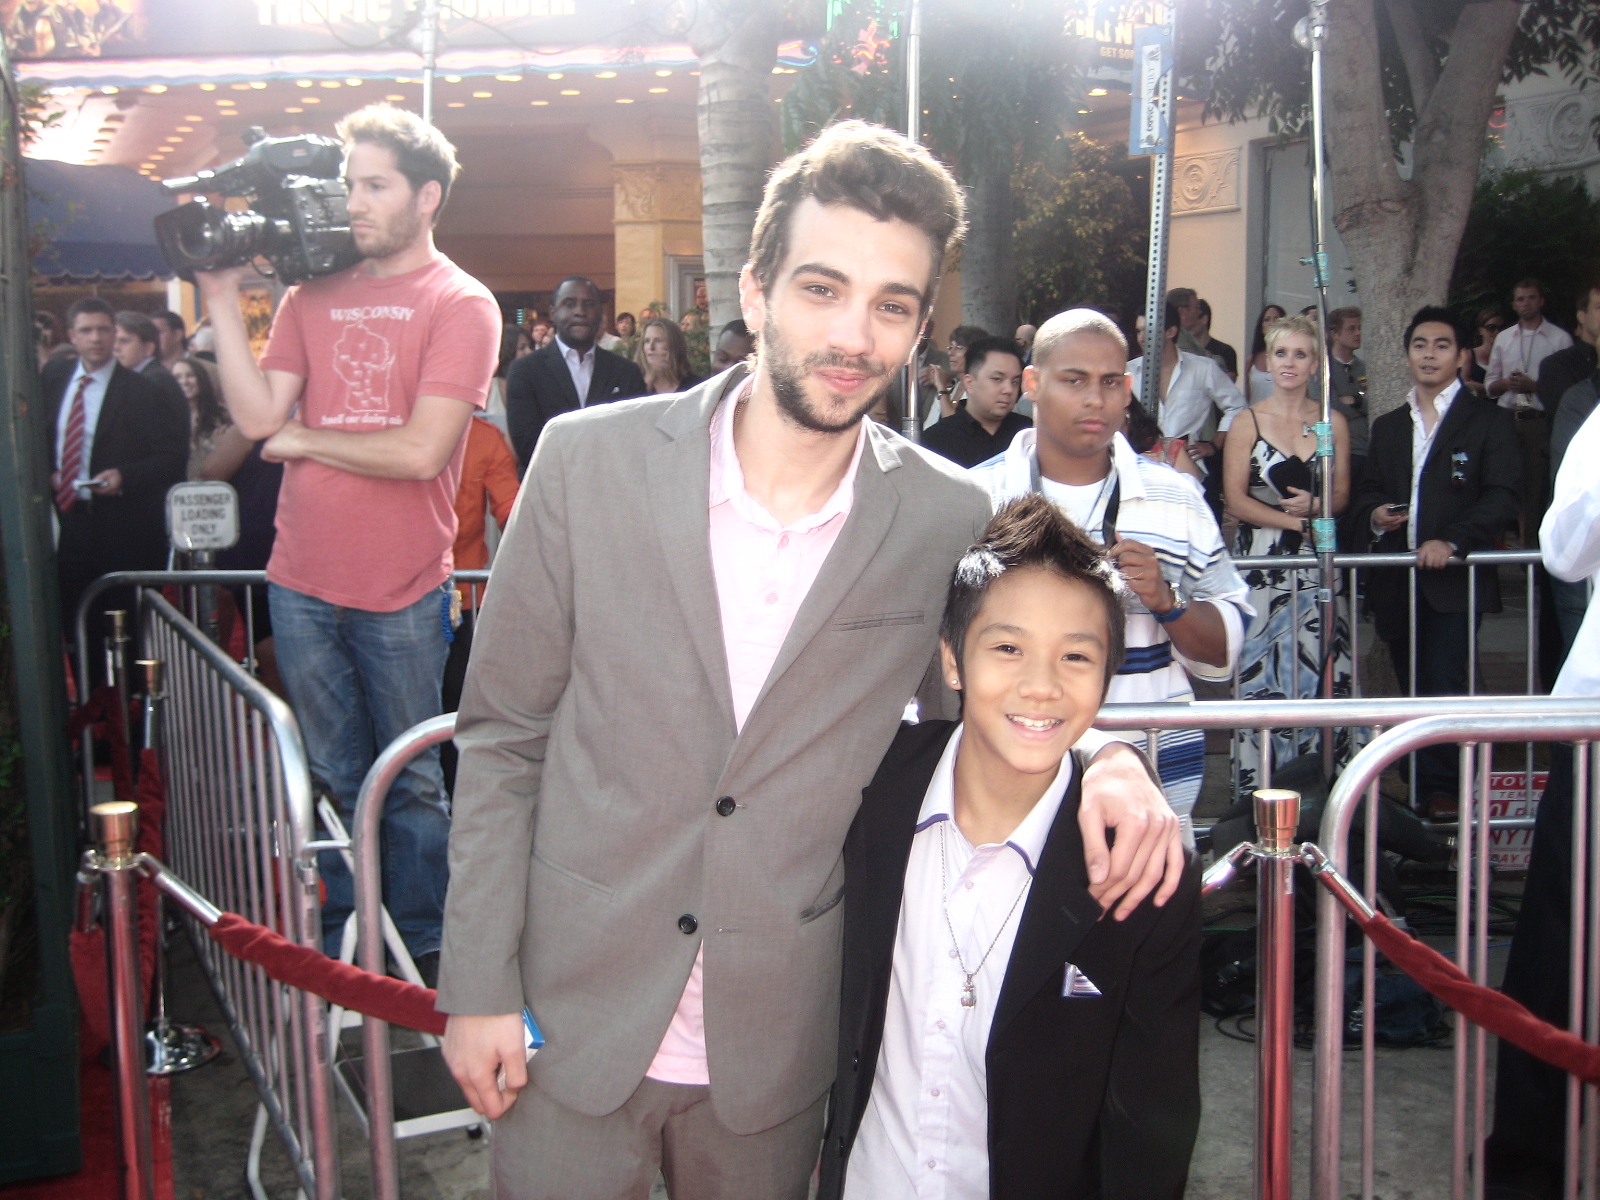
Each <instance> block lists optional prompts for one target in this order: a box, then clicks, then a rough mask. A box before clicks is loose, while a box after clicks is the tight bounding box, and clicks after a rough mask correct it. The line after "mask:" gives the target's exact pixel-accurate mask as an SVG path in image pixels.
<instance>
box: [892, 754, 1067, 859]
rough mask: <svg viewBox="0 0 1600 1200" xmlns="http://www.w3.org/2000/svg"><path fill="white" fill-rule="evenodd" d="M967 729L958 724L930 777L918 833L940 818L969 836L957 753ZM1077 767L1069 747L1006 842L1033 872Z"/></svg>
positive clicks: (953, 829) (918, 820) (918, 818)
mask: <svg viewBox="0 0 1600 1200" xmlns="http://www.w3.org/2000/svg"><path fill="white" fill-rule="evenodd" d="M965 730H966V726H965V725H964V724H962V725H957V726H956V728H955V732H954V733H952V734H951V735H950V741H949V742H948V743H947V744H946V745H945V748H944V753H943V754H942V755H941V756H940V757H939V765H938V766H937V767H935V768H934V772H933V778H932V779H931V780H929V781H928V790H927V791H926V792H925V793H924V794H923V797H922V809H921V811H920V812H918V813H917V828H916V832H917V833H921V832H922V831H923V830H924V829H929V828H931V827H932V826H934V825H935V824H937V823H938V822H940V821H949V822H950V827H951V831H952V832H954V833H956V834H957V835H958V836H961V837H963V838H964V837H965V836H966V835H965V834H962V833H961V827H960V826H959V825H957V824H956V822H955V805H956V787H955V782H956V754H957V752H958V751H959V750H960V749H961V735H962V734H963V733H964V732H965ZM1076 770H1077V766H1076V764H1075V763H1074V761H1073V757H1072V753H1071V751H1068V752H1067V756H1066V757H1065V758H1063V759H1062V760H1061V769H1060V770H1058V771H1057V772H1056V777H1055V778H1054V779H1053V780H1051V781H1050V786H1049V787H1048V788H1046V789H1045V792H1044V795H1042V796H1040V797H1039V802H1038V803H1037V804H1035V805H1034V806H1033V808H1032V809H1031V810H1029V812H1028V815H1027V816H1025V817H1023V818H1022V823H1021V824H1019V825H1018V826H1017V827H1016V828H1015V829H1013V830H1012V831H1011V836H1010V837H1008V838H1007V839H1006V840H1005V844H1006V845H1007V846H1009V847H1010V848H1011V849H1012V850H1015V851H1016V852H1017V855H1018V856H1019V857H1020V858H1021V859H1022V862H1023V865H1024V866H1026V867H1027V868H1028V874H1029V875H1032V874H1034V873H1035V872H1036V871H1037V869H1038V864H1039V858H1040V856H1041V855H1042V854H1043V853H1044V844H1045V842H1046V841H1048V840H1049V837H1050V830H1051V827H1052V826H1054V825H1055V823H1056V814H1057V813H1058V812H1059V811H1060V810H1061V801H1062V799H1063V798H1064V797H1065V796H1066V794H1067V789H1068V788H1069V787H1071V786H1072V777H1073V773H1074V772H1075V771H1076ZM975 848H976V847H975Z"/></svg>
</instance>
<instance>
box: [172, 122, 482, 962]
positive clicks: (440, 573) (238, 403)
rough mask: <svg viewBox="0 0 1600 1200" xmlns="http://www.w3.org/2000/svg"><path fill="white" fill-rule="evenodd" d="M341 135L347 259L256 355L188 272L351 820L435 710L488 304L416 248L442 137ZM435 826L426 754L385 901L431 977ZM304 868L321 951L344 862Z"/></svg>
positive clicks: (304, 688)
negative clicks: (203, 308) (258, 488)
mask: <svg viewBox="0 0 1600 1200" xmlns="http://www.w3.org/2000/svg"><path fill="white" fill-rule="evenodd" d="M338 136H339V138H340V139H341V140H342V141H343V142H344V143H345V182H346V184H347V185H348V187H349V190H350V199H349V209H350V226H351V232H352V234H353V235H354V237H355V244H356V248H357V249H358V250H359V251H360V252H361V253H362V254H364V255H365V256H366V257H365V260H364V261H362V262H360V263H358V264H357V265H356V266H354V267H351V268H350V269H348V270H345V271H341V272H339V273H337V274H334V275H330V276H327V277H324V278H322V279H314V280H311V281H310V282H307V283H303V284H301V285H299V286H298V287H293V288H290V289H289V291H288V293H287V294H286V295H285V296H284V298H283V303H282V304H281V305H280V306H279V308H278V312H277V315H276V317H275V318H274V320H273V325H272V336H271V339H270V341H269V342H268V344H267V350H266V354H265V356H264V357H263V358H262V361H261V365H260V366H257V365H256V363H255V361H254V360H253V359H252V357H251V355H250V347H249V341H248V338H247V337H246V334H245V325H244V318H243V316H242V313H241V309H240V306H239V280H240V278H241V277H242V276H243V275H244V274H245V272H246V271H248V270H249V269H250V268H248V267H237V268H233V269H230V270H223V271H215V272H197V273H196V277H197V279H198V281H199V285H200V290H201V293H202V294H203V295H204V296H205V299H206V304H207V307H208V309H209V310H210V315H211V321H212V324H213V325H214V327H215V329H216V341H217V366H218V368H219V369H220V372H221V375H222V390H223V395H224V396H225V397H226V398H227V403H228V410H229V412H230V413H231V414H232V416H233V420H234V423H235V424H236V425H237V426H238V428H239V430H240V432H242V433H243V434H244V435H245V436H246V437H248V438H251V439H256V440H258V439H263V438H264V439H266V442H265V445H264V446H263V447H262V457H263V458H265V459H267V460H268V461H270V462H282V463H283V464H284V473H283V486H282V491H281V494H280V497H279V501H278V518H277V525H278V536H277V541H276V543H275V545H274V547H273V551H272V558H271V560H270V561H269V562H268V564H267V581H268V589H267V594H268V602H269V605H270V608H271V613H272V628H273V633H274V635H275V637H276V639H277V650H278V666H279V668H280V670H281V671H282V674H283V679H284V683H285V684H286V686H287V687H288V690H289V699H290V702H291V703H292V704H293V705H294V708H295V712H296V714H297V715H298V717H299V719H300V729H301V732H302V734H303V735H304V737H305V742H306V751H307V753H308V755H309V756H310V759H311V770H312V773H313V774H314V775H315V776H316V777H317V778H319V779H320V780H322V781H323V782H324V783H326V784H327V786H328V788H329V790H330V791H331V792H332V793H333V796H334V797H335V799H336V801H337V803H338V806H339V809H340V811H341V812H342V813H343V815H344V818H345V821H346V822H347V823H348V822H350V821H351V819H352V817H353V815H354V810H355V801H356V792H357V789H358V788H359V787H360V785H361V781H362V778H363V777H364V776H365V775H366V772H367V768H368V767H370V766H371V765H372V762H373V759H374V758H375V757H376V756H377V753H378V752H379V751H380V750H382V749H383V748H384V747H385V746H387V745H388V744H389V742H390V741H392V740H393V739H394V738H395V737H396V736H398V735H399V734H401V733H402V732H404V731H405V730H407V729H409V728H410V727H411V726H413V725H415V724H416V723H417V722H419V721H423V720H426V719H428V718H430V717H434V716H437V715H438V714H439V711H440V700H439V687H440V679H441V677H442V674H443V671H444V663H445V655H446V652H447V649H448V647H447V646H446V643H445V635H444V629H445V628H448V620H449V589H448V587H447V585H446V580H447V579H448V578H449V576H450V572H451V568H452V562H451V555H450V547H451V544H452V542H453V541H454V540H455V534H456V517H455V509H454V507H453V505H454V500H455V494H456V487H457V483H458V480H459V476H460V473H461V455H462V446H463V444H464V438H463V435H464V434H465V432H466V429H467V423H468V422H469V421H470V420H471V419H472V414H473V411H474V410H475V409H481V408H482V407H483V406H484V404H485V400H486V397H487V395H488V390H489V379H490V377H491V376H492V375H493V374H494V369H495V362H496V356H497V354H498V351H499V345H500V313H499V308H498V306H497V305H496V304H495V301H494V298H493V297H492V296H491V295H490V293H489V291H488V289H487V288H485V287H484V286H483V285H482V284H481V283H479V282H478V281H477V280H475V279H473V278H472V277H471V276H469V275H467V274H466V273H465V272H464V271H462V270H461V269H460V268H458V267H457V266H456V265H455V264H454V263H452V262H451V261H450V260H449V259H447V258H445V257H444V256H443V255H442V254H440V253H439V252H438V251H437V250H435V249H434V245H433V224H434V222H435V221H436V220H437V218H438V215H439V211H440V209H441V208H443V207H444V202H445V199H446V197H447V196H448V195H449V191H450V185H451V183H452V182H453V181H454V179H455V177H456V174H457V172H458V170H459V167H458V166H457V163H456V157H455V149H454V147H452V146H451V145H450V143H449V142H447V141H446V140H445V139H444V137H443V136H442V135H441V134H440V133H439V131H438V130H437V129H435V128H433V126H431V125H428V124H425V123H424V122H423V121H422V120H421V119H420V118H419V117H417V116H415V115H413V114H411V113H408V112H404V111H402V110H400V109H397V108H391V107H389V106H388V105H383V104H376V105H372V106H370V107H368V108H363V109H361V110H360V111H359V112H355V113H352V114H350V115H349V116H347V117H345V118H344V120H343V121H341V122H340V123H339V126H338ZM449 834H450V810H449V803H448V801H447V800H446V798H445V794H444V785H443V779H442V777H441V775H440V772H439V757H438V752H437V750H430V751H428V753H426V754H425V755H422V756H420V757H418V758H417V759H415V760H413V761H412V763H411V765H410V766H408V767H407V768H406V770H405V772H404V774H402V775H401V776H400V778H399V779H398V780H397V781H396V783H395V785H394V787H393V788H392V789H391V791H390V793H389V801H388V805H387V807H386V809H385V816H384V865H385V888H384V892H385V901H386V903H387V904H388V906H389V912H390V914H391V915H392V916H393V917H394V920H395V923H396V924H397V925H398V926H399V928H400V933H401V936H402V937H403V938H404V939H405V942H406V946H407V948H408V949H409V950H410V951H411V954H412V957H413V958H415V959H416V960H417V965H418V968H419V969H420V970H421V971H422V973H423V976H424V978H425V979H426V980H427V981H428V983H429V984H430V986H431V984H432V982H433V977H434V974H435V972H436V971H437V969H438V951H439V930H440V922H441V919H442V915H443V911H444V894H445V885H446V882H447V880H448V877H449V868H448V865H447V862H446V857H445V855H446V846H447V843H448V840H449ZM321 868H322V877H323V880H324V882H325V884H326V885H327V900H326V902H325V903H324V905H323V909H322V915H323V934H324V940H325V943H326V945H327V946H328V947H329V948H330V949H331V950H332V951H334V952H337V950H338V946H339V937H340V934H341V932H342V928H343V925H344V921H345V918H346V916H347V915H348V914H349V912H350V909H351V904H352V899H353V896H352V889H351V883H350V877H349V874H348V872H347V871H346V870H345V867H344V863H343V861H342V859H341V857H340V856H339V855H338V854H335V853H324V854H323V855H322V860H321Z"/></svg>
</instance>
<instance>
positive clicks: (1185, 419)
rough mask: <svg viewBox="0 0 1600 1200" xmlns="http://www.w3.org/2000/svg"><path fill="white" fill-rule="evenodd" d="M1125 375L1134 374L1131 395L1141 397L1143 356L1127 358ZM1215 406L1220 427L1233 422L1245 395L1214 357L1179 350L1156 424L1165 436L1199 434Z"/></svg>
mask: <svg viewBox="0 0 1600 1200" xmlns="http://www.w3.org/2000/svg"><path fill="white" fill-rule="evenodd" d="M1128 374H1129V375H1131V376H1133V394H1134V395H1135V396H1137V397H1139V398H1140V399H1141V400H1142V399H1143V398H1144V392H1143V388H1144V358H1143V356H1140V357H1139V358H1135V359H1132V360H1130V361H1129V363H1128ZM1213 405H1215V406H1216V407H1217V408H1218V409H1220V410H1221V411H1222V420H1221V422H1220V423H1219V424H1218V426H1217V428H1218V429H1219V430H1226V429H1227V428H1228V426H1230V425H1232V424H1233V418H1234V415H1235V414H1236V413H1238V412H1240V411H1241V410H1242V409H1244V408H1246V407H1247V405H1246V404H1245V399H1244V394H1243V393H1242V392H1240V391H1239V389H1238V388H1237V387H1235V386H1234V383H1233V380H1231V379H1229V378H1228V373H1227V372H1226V371H1224V370H1223V369H1222V368H1221V367H1220V366H1218V365H1217V360H1216V359H1214V358H1210V357H1207V356H1206V355H1204V354H1190V353H1189V352H1188V351H1186V350H1180V351H1178V365H1177V366H1175V367H1173V368H1172V378H1171V379H1170V380H1169V381H1168V383H1167V394H1166V395H1165V396H1164V397H1162V400H1161V409H1160V415H1159V416H1158V417H1157V423H1158V424H1159V425H1160V426H1161V433H1162V435H1163V436H1165V437H1181V438H1195V437H1198V436H1199V434H1200V430H1201V428H1202V427H1203V426H1204V425H1205V423H1206V418H1207V417H1208V416H1209V415H1210V413H1211V408H1212V406H1213Z"/></svg>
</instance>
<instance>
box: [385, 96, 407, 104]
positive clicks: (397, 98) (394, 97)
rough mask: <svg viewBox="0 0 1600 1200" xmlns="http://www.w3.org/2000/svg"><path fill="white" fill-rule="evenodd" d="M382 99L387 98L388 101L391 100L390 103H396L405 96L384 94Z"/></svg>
mask: <svg viewBox="0 0 1600 1200" xmlns="http://www.w3.org/2000/svg"><path fill="white" fill-rule="evenodd" d="M384 99H385V100H388V101H391V102H392V103H395V104H398V103H399V102H400V101H402V100H404V99H405V97H404V96H385V97H384Z"/></svg>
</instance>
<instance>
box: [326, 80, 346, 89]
mask: <svg viewBox="0 0 1600 1200" xmlns="http://www.w3.org/2000/svg"><path fill="white" fill-rule="evenodd" d="M322 86H323V87H325V88H336V87H343V86H344V84H342V83H340V82H339V81H338V80H337V79H324V80H323V81H322Z"/></svg>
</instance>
